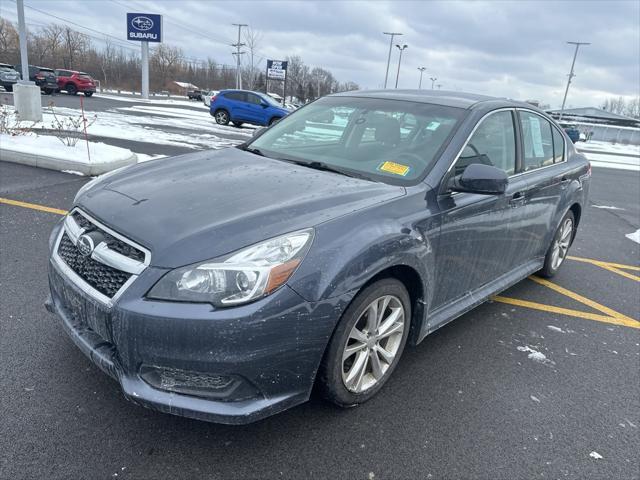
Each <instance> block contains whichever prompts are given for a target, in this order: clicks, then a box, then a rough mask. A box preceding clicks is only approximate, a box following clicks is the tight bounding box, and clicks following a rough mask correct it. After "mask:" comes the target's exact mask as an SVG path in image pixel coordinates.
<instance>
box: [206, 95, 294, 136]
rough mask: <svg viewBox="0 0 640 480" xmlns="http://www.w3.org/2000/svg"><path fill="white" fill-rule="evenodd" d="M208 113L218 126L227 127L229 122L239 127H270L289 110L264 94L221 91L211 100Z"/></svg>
mask: <svg viewBox="0 0 640 480" xmlns="http://www.w3.org/2000/svg"><path fill="white" fill-rule="evenodd" d="M209 113H211V115H212V116H213V118H215V119H216V123H218V124H219V125H228V124H229V122H231V123H233V124H234V125H235V126H236V127H240V126H241V125H242V124H243V123H252V124H253V125H261V126H266V125H271V124H273V123H274V122H277V121H278V120H280V119H281V118H282V117H284V116H286V115H287V114H288V113H289V110H287V109H286V108H283V107H281V106H280V105H279V104H278V103H277V102H276V101H275V100H274V99H273V98H271V97H270V96H268V95H266V94H264V93H260V92H249V91H246V90H222V91H221V92H219V93H218V94H217V95H216V96H215V97H213V98H211V105H210V106H209Z"/></svg>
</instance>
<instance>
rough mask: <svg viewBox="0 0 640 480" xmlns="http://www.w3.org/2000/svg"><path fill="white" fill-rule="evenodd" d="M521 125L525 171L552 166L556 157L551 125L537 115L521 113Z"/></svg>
mask: <svg viewBox="0 0 640 480" xmlns="http://www.w3.org/2000/svg"><path fill="white" fill-rule="evenodd" d="M520 125H521V126H522V142H523V146H524V152H523V153H524V155H523V161H524V164H523V169H524V171H525V172H526V171H529V170H535V169H536V168H540V167H546V166H547V165H552V164H553V158H554V156H553V138H552V133H551V123H549V121H548V120H546V119H544V118H542V117H541V116H539V115H536V114H535V113H529V112H520Z"/></svg>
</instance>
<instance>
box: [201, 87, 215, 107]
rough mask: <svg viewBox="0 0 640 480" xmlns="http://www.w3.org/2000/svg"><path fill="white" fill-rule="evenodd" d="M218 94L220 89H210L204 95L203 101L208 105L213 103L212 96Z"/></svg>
mask: <svg viewBox="0 0 640 480" xmlns="http://www.w3.org/2000/svg"><path fill="white" fill-rule="evenodd" d="M217 94H218V90H209V91H208V92H207V93H206V94H204V95H202V101H203V102H204V104H205V105H206V106H207V107H208V106H209V105H211V97H215V96H216V95H217Z"/></svg>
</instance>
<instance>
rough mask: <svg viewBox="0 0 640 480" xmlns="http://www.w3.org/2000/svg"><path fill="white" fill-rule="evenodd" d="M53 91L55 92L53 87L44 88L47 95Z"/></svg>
mask: <svg viewBox="0 0 640 480" xmlns="http://www.w3.org/2000/svg"><path fill="white" fill-rule="evenodd" d="M52 93H53V89H51V88H45V89H44V94H45V95H51V94H52Z"/></svg>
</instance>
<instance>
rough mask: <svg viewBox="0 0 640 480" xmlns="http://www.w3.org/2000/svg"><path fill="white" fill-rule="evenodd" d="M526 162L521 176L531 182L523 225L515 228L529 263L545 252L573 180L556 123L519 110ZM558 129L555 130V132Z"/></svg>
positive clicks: (522, 260)
mask: <svg viewBox="0 0 640 480" xmlns="http://www.w3.org/2000/svg"><path fill="white" fill-rule="evenodd" d="M518 120H519V128H520V138H521V142H522V165H521V167H520V173H519V175H518V176H519V177H521V178H523V179H525V180H526V182H527V187H528V188H527V190H526V192H525V199H524V204H523V206H522V208H521V210H520V213H521V215H520V219H519V224H518V225H516V226H515V227H516V228H514V234H515V236H516V238H515V242H516V244H517V245H518V250H517V252H518V255H519V259H518V261H519V262H520V263H526V262H528V261H531V260H532V259H535V258H538V257H542V256H544V255H545V253H546V251H547V248H548V247H549V242H550V233H551V232H553V231H555V228H556V225H554V222H555V221H556V212H557V211H558V208H559V205H560V204H561V200H562V194H563V192H564V190H565V188H566V186H567V185H568V183H569V182H570V179H569V176H568V175H567V168H566V164H565V162H564V160H565V157H566V152H565V150H566V148H565V143H564V138H563V136H562V135H561V134H560V132H559V131H555V130H556V128H555V126H553V125H552V123H551V122H550V121H549V120H548V119H546V118H545V117H543V116H542V115H539V114H538V113H535V112H533V111H530V110H523V109H518ZM554 131H555V132H554Z"/></svg>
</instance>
